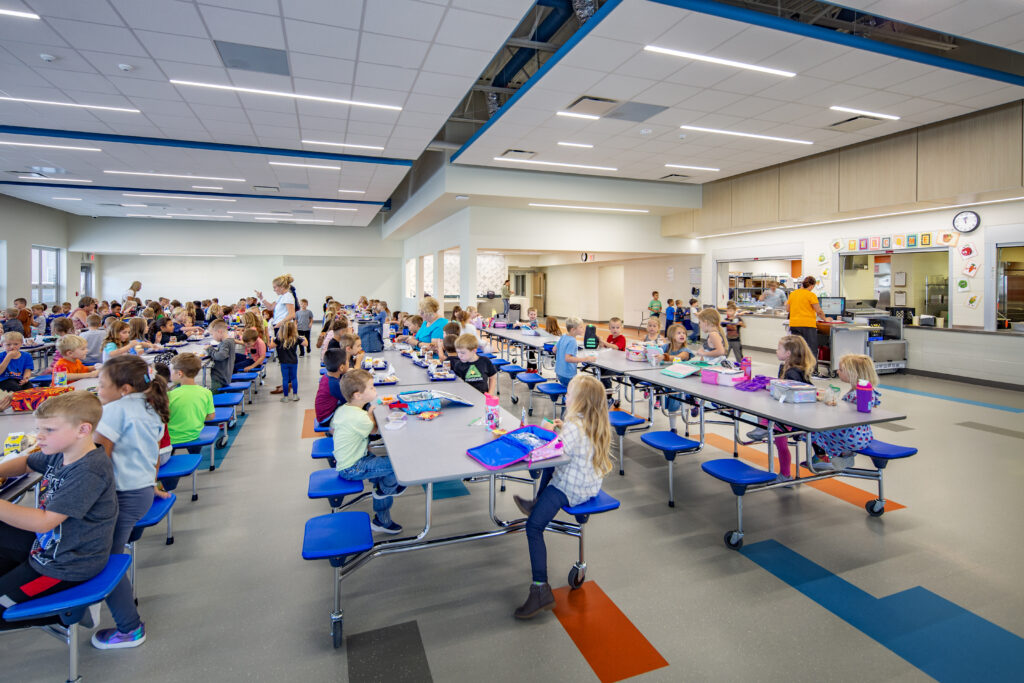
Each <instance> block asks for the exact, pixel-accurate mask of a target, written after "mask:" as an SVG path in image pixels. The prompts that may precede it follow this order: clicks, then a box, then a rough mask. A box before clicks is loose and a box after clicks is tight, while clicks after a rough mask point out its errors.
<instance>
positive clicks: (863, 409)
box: [857, 379, 875, 413]
mask: <svg viewBox="0 0 1024 683" xmlns="http://www.w3.org/2000/svg"><path fill="white" fill-rule="evenodd" d="M874 393H875V392H874V389H873V388H872V387H871V382H869V381H867V380H866V379H859V380H857V412H858V413H870V412H871V400H872V399H873V398H874Z"/></svg>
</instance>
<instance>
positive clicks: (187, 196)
mask: <svg viewBox="0 0 1024 683" xmlns="http://www.w3.org/2000/svg"><path fill="white" fill-rule="evenodd" d="M121 196H122V197H149V198H150V199H189V200H195V201H197V202H235V201H238V200H237V199H221V198H219V197H193V196H192V195H190V194H142V193H141V192H122V193H121Z"/></svg>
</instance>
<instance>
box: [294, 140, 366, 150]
mask: <svg viewBox="0 0 1024 683" xmlns="http://www.w3.org/2000/svg"><path fill="white" fill-rule="evenodd" d="M302 144H304V145H328V146H330V147H351V148H353V149H374V150H378V151H383V150H384V148H383V147H378V146H377V145H355V144H352V143H351V142H327V141H325V140H303V141H302Z"/></svg>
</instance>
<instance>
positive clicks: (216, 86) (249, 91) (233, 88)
mask: <svg viewBox="0 0 1024 683" xmlns="http://www.w3.org/2000/svg"><path fill="white" fill-rule="evenodd" d="M170 82H171V83H173V84H174V85H188V86H192V87H194V88H212V89H213V90H230V91H231V92H240V93H246V94H248V95H271V96H273V97H290V98H291V99H293V100H307V101H310V102H327V103H330V104H346V105H348V106H350V107H369V108H371V109H387V110H389V111H402V108H401V107H396V106H395V105H392V104H376V103H374V102H360V101H359V100H342V99H338V98H335V97H320V96H318V95H300V94H298V93H293V92H281V91H278V90H258V89H257V88H240V87H238V86H234V85H220V84H218V83H200V82H198V81H181V80H178V79H176V78H172V79H170Z"/></svg>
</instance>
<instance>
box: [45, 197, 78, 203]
mask: <svg viewBox="0 0 1024 683" xmlns="http://www.w3.org/2000/svg"><path fill="white" fill-rule="evenodd" d="M50 199H52V200H53V201H55V202H58V201H59V202H80V201H82V198H81V197H50Z"/></svg>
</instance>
